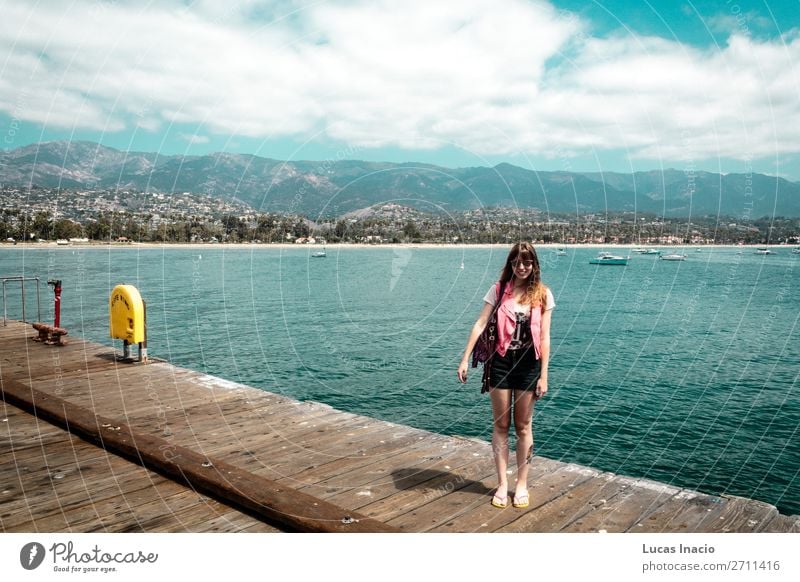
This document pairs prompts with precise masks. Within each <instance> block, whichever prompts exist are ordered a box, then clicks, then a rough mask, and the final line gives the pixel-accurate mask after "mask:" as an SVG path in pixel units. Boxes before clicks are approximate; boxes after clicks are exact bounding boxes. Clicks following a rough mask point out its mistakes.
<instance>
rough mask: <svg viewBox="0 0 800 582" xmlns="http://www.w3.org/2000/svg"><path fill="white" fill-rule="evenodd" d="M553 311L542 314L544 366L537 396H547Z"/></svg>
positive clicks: (541, 357) (542, 362)
mask: <svg viewBox="0 0 800 582" xmlns="http://www.w3.org/2000/svg"><path fill="white" fill-rule="evenodd" d="M552 317H553V310H552V309H548V310H547V311H545V312H544V313H542V336H541V337H542V340H541V344H540V346H539V356H540V360H541V364H542V373H541V376H540V377H539V382H537V384H536V396H544V395H545V394H547V367H548V365H549V364H550V320H551V319H552Z"/></svg>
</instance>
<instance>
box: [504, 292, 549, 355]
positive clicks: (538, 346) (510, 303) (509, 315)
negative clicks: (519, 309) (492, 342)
mask: <svg viewBox="0 0 800 582" xmlns="http://www.w3.org/2000/svg"><path fill="white" fill-rule="evenodd" d="M494 292H495V296H497V294H498V293H500V282H499V281H498V282H497V283H496V284H495V291H494ZM516 327H517V317H516V314H515V313H514V288H513V286H512V285H506V290H505V293H504V296H503V299H502V301H501V303H500V308H499V309H498V310H497V353H498V354H500V356H501V357H502V356H505V355H506V352H507V351H508V346H509V345H511V338H513V337H514V328H516ZM531 338H533V349H534V351H535V353H536V359H537V360H538V359H539V358H541V357H542V310H541V309H540V308H538V307H537V308H532V309H531Z"/></svg>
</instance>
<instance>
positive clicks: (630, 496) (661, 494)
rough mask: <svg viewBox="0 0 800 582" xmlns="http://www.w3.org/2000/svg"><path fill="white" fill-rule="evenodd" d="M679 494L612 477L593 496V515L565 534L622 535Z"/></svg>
mask: <svg viewBox="0 0 800 582" xmlns="http://www.w3.org/2000/svg"><path fill="white" fill-rule="evenodd" d="M679 491H680V490H679V489H678V488H676V487H672V486H670V485H665V484H663V483H658V482H656V481H648V480H644V479H632V478H630V477H623V476H619V475H615V476H614V477H613V478H612V479H610V480H608V481H606V483H605V484H604V485H603V488H602V490H601V491H600V492H599V493H598V494H597V496H598V501H597V503H596V504H595V505H594V506H593V511H591V512H590V513H587V514H585V515H583V516H581V517H580V518H578V519H576V520H575V521H573V522H572V523H570V524H569V525H567V526H566V527H565V528H563V530H562V531H565V532H598V531H607V532H610V533H616V532H624V531H627V530H628V529H630V528H631V527H632V526H633V525H634V524H636V523H638V522H640V521H641V520H642V518H643V517H644V516H645V515H647V514H649V513H651V512H652V511H654V510H655V509H656V508H657V507H658V506H660V505H662V504H663V503H664V502H666V501H667V500H668V499H670V498H671V497H673V496H674V495H676V494H677V493H678V492H679Z"/></svg>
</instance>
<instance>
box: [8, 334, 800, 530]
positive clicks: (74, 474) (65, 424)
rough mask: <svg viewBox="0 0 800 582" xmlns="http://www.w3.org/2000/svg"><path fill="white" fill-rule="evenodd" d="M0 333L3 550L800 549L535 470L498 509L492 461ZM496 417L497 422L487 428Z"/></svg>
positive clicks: (105, 353)
mask: <svg viewBox="0 0 800 582" xmlns="http://www.w3.org/2000/svg"><path fill="white" fill-rule="evenodd" d="M34 335H36V332H35V330H33V328H32V327H31V326H30V324H23V323H21V322H9V324H8V325H7V326H0V387H1V388H2V396H3V403H2V404H0V530H2V531H4V532H134V531H139V532H236V531H245V532H280V531H332V532H348V531H360V532H367V531H369V532H392V531H403V532H598V531H607V532H637V533H641V532H800V517H799V516H785V515H781V514H779V513H778V512H777V510H776V509H775V507H773V506H771V505H768V504H766V503H762V502H759V501H754V500H749V499H743V498H740V497H731V496H714V495H706V494H702V493H698V492H695V491H690V490H685V489H680V488H676V487H672V486H669V485H665V484H663V483H658V482H654V481H649V480H643V479H634V478H630V477H625V476H621V475H616V474H612V473H607V472H602V471H598V470H595V469H592V468H589V467H583V466H579V465H575V464H570V463H562V462H558V461H554V460H550V459H545V458H542V457H535V458H534V461H533V465H532V469H531V473H530V477H529V489H530V494H531V503H530V507H528V508H526V509H516V508H513V507H511V506H510V505H509V507H508V508H506V509H503V510H499V509H496V508H494V507H492V506H491V505H490V503H489V501H490V499H491V496H492V492H493V485H494V481H495V476H494V464H493V461H492V456H491V449H490V445H489V444H488V443H486V442H482V441H477V440H472V439H463V438H458V437H448V436H443V435H438V434H434V433H430V432H427V431H423V430H418V429H414V428H410V427H407V426H402V425H398V424H393V423H390V422H384V421H379V420H375V419H372V418H367V417H364V416H359V415H355V414H350V413H347V412H342V411H338V410H334V409H333V408H331V407H329V406H326V405H324V404H319V403H315V402H298V401H295V400H292V399H290V398H287V397H284V396H281V395H276V394H272V393H269V392H266V391H263V390H258V389H256V388H252V387H248V386H243V385H240V384H236V383H233V382H230V381H227V380H223V379H220V378H215V377H212V376H209V375H206V374H202V373H199V372H194V371H190V370H186V369H182V368H178V367H176V366H173V365H171V364H169V363H167V362H160V361H152V362H151V363H149V364H147V365H143V364H139V363H128V362H121V361H118V359H117V357H116V354H115V353H114V350H113V349H112V348H110V347H107V346H101V345H97V344H93V343H91V342H87V341H84V340H82V339H80V338H76V337H72V336H67V338H66V339H67V342H68V344H67V345H66V346H64V347H58V346H49V345H43V344H41V343H36V342H33V341H31V338H32V337H33V336H34ZM487 414H488V411H487Z"/></svg>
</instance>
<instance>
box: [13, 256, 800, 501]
mask: <svg viewBox="0 0 800 582" xmlns="http://www.w3.org/2000/svg"><path fill="white" fill-rule="evenodd" d="M598 250H599V249H589V248H568V250H567V255H566V256H557V255H556V254H555V253H554V252H553V250H552V248H547V247H542V248H541V249H540V259H541V262H542V274H543V279H544V281H545V283H547V284H548V285H549V286H550V287H551V288H552V290H553V293H554V295H555V298H556V304H557V306H556V310H555V312H554V315H553V323H552V349H551V352H552V354H551V364H550V392H549V394H548V396H547V397H546V398H544V399H543V400H542V401H541V402H539V403H538V404H537V405H536V410H535V416H534V432H535V441H536V452H537V454H539V455H542V456H545V457H549V458H553V459H558V460H561V461H568V462H575V463H580V464H583V465H588V466H591V467H595V468H598V469H602V470H608V471H613V472H616V473H620V474H625V475H630V476H634V477H646V478H649V479H655V480H658V481H661V482H664V483H669V484H672V485H675V486H680V487H688V488H692V489H697V490H700V491H704V492H707V493H712V494H717V495H719V494H723V493H727V494H732V495H740V496H744V497H750V498H754V499H759V500H762V501H765V502H767V503H771V504H774V505H776V506H777V507H778V508H779V510H780V511H781V512H782V513H786V514H800V434H798V426H800V387H799V383H798V373H800V333H798V318H799V317H800V296H799V295H798V293H797V286H798V282H799V281H800V255H792V254H791V251H790V249H789V248H786V247H783V248H781V247H776V248H775V249H774V250H775V254H774V255H768V256H764V255H756V254H754V252H753V249H752V248H744V249H737V248H734V247H714V248H710V247H705V248H703V249H702V250H700V251H696V250H695V249H694V248H688V249H685V252H687V254H688V255H689V256H688V258H687V260H686V261H683V262H668V261H661V260H658V258H657V257H654V256H647V255H633V256H632V258H631V260H630V262H629V264H628V266H627V267H616V266H595V265H589V264H588V261H589V258H590V257H592V256H594V255H595V254H596V253H597V251H598ZM311 252H312V250H311V249H309V248H296V249H295V248H265V247H258V248H256V247H254V248H252V249H249V248H229V249H226V248H224V247H220V246H208V247H203V248H195V249H188V248H183V249H175V248H170V247H158V248H136V247H128V248H118V247H109V248H102V249H89V248H83V249H81V248H70V247H54V246H51V247H46V248H41V249H22V248H19V247H6V246H4V247H3V248H0V276H11V275H25V276H39V277H41V279H42V286H41V300H42V310H43V314H42V317H43V319H44V320H45V321H52V291H51V290H50V288H49V287H47V286H46V285H45V284H44V281H46V280H47V279H48V278H59V279H62V280H63V296H62V315H61V317H62V326H63V327H66V328H68V329H69V331H70V335H72V336H82V337H85V338H87V339H89V340H92V341H95V342H98V343H103V344H107V345H111V344H112V340H111V339H110V338H109V337H108V298H109V295H110V293H111V290H112V288H113V287H114V286H115V285H117V284H120V283H128V284H132V285H135V286H136V287H138V289H139V291H140V292H141V294H142V297H143V298H144V300H145V301H146V303H147V318H148V352H149V354H150V355H151V356H155V357H159V358H163V359H165V360H168V361H170V362H172V363H174V364H176V365H179V366H184V367H187V368H191V369H194V370H198V371H202V372H206V373H209V374H214V375H217V376H221V377H223V378H227V379H230V380H234V381H236V382H241V383H243V384H248V385H251V386H255V387H260V388H263V389H265V390H268V391H271V392H276V393H280V394H284V395H287V396H290V397H293V398H296V399H300V400H316V401H320V402H325V403H327V404H330V405H331V406H334V407H336V408H339V409H342V410H347V411H351V412H355V413H359V414H365V415H368V416H372V417H376V418H380V419H385V420H389V421H392V422H395V423H400V424H406V425H411V426H415V427H419V428H423V429H427V430H430V431H435V432H439V433H444V434H453V435H465V436H470V437H477V438H481V439H485V440H489V439H490V436H491V411H490V406H489V400H488V398H487V396H485V395H484V396H481V394H480V370H471V376H470V380H469V381H468V383H467V384H466V385H461V384H460V383H459V382H458V381H457V379H456V368H457V366H458V362H459V360H460V358H461V351H462V350H463V348H464V345H465V343H466V339H467V334H468V333H469V330H470V327H471V326H472V324H473V323H474V321H475V318H476V317H477V315H478V312H479V311H480V308H481V303H482V298H483V295H484V294H485V293H486V291H487V289H488V288H489V286H490V285H492V283H493V282H494V281H495V280H496V278H497V275H498V272H499V269H500V267H501V266H502V264H503V261H504V260H505V256H506V253H507V248H506V247H496V248H489V247H486V248H459V247H451V248H424V247H419V248H418V247H392V248H386V247H375V248H342V249H331V248H329V249H328V256H327V257H326V258H312V257H311ZM462 265H463V267H462ZM16 289H17V286H16V285H7V303H8V306H7V314H8V316H9V317H11V318H17V319H18V318H20V317H21V310H20V298H19V292H18V290H16ZM26 304H27V310H28V313H27V315H28V319H29V320H33V319H35V318H36V315H35V313H36V303H35V294H34V293H33V292H32V287H28V288H27V290H26ZM115 343H116V345H117V347H118V348H121V346H120V342H118V341H117V342H115ZM134 351H135V350H134Z"/></svg>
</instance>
